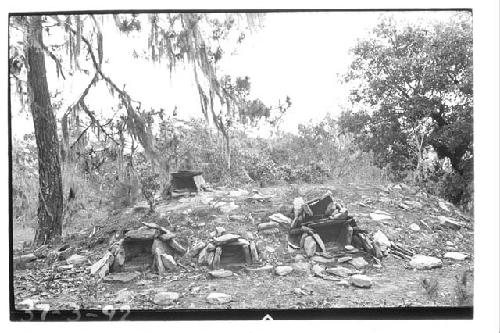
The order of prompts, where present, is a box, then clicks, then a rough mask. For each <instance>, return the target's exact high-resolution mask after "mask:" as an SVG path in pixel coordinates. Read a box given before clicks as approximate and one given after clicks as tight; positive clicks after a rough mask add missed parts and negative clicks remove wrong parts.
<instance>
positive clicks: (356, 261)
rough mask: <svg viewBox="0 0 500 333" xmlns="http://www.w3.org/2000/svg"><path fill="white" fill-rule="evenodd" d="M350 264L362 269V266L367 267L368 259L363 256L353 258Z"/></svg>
mask: <svg viewBox="0 0 500 333" xmlns="http://www.w3.org/2000/svg"><path fill="white" fill-rule="evenodd" d="M350 264H351V265H353V266H354V267H356V269H361V268H363V267H365V266H366V265H368V263H367V262H366V260H365V259H363V258H362V257H358V258H354V259H352V260H351V261H350Z"/></svg>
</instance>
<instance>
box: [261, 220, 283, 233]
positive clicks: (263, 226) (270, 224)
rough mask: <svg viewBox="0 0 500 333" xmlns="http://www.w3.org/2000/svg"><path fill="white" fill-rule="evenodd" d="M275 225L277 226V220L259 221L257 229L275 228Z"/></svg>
mask: <svg viewBox="0 0 500 333" xmlns="http://www.w3.org/2000/svg"><path fill="white" fill-rule="evenodd" d="M277 227H279V223H278V222H274V221H271V222H264V223H259V224H258V225H257V229H259V231H262V230H267V229H272V228H277Z"/></svg>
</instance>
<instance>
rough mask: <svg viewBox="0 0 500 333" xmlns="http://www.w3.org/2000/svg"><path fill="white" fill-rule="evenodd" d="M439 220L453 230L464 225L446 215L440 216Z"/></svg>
mask: <svg viewBox="0 0 500 333" xmlns="http://www.w3.org/2000/svg"><path fill="white" fill-rule="evenodd" d="M438 219H439V222H441V224H442V225H444V226H445V227H448V228H450V229H453V230H459V229H460V228H461V227H462V226H463V225H462V224H461V223H459V222H457V221H455V220H453V219H450V218H449V217H446V216H438Z"/></svg>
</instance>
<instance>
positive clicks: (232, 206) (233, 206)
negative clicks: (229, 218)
mask: <svg viewBox="0 0 500 333" xmlns="http://www.w3.org/2000/svg"><path fill="white" fill-rule="evenodd" d="M238 208H240V206H238V205H237V204H235V203H234V202H232V201H231V202H230V203H227V204H225V205H223V206H220V207H219V210H220V211H221V213H223V214H229V213H231V212H232V211H233V210H235V209H238Z"/></svg>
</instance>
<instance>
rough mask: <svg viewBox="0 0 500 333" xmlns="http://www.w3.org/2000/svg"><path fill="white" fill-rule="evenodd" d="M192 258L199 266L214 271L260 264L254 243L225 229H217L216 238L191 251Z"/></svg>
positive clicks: (199, 244)
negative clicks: (229, 266)
mask: <svg viewBox="0 0 500 333" xmlns="http://www.w3.org/2000/svg"><path fill="white" fill-rule="evenodd" d="M190 256H191V257H192V258H193V259H195V260H196V261H197V263H198V264H199V265H206V266H208V267H209V268H210V269H213V270H217V269H219V268H220V267H221V266H226V265H232V264H235V265H250V264H255V263H258V262H259V252H258V250H257V246H256V245H255V242H254V241H248V240H246V239H245V238H243V237H241V236H240V235H236V234H231V233H226V231H225V230H224V229H223V228H217V230H216V233H215V235H214V237H212V238H211V239H210V240H209V241H208V242H207V243H205V242H198V243H197V244H195V245H194V246H193V248H192V249H191V250H190Z"/></svg>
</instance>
